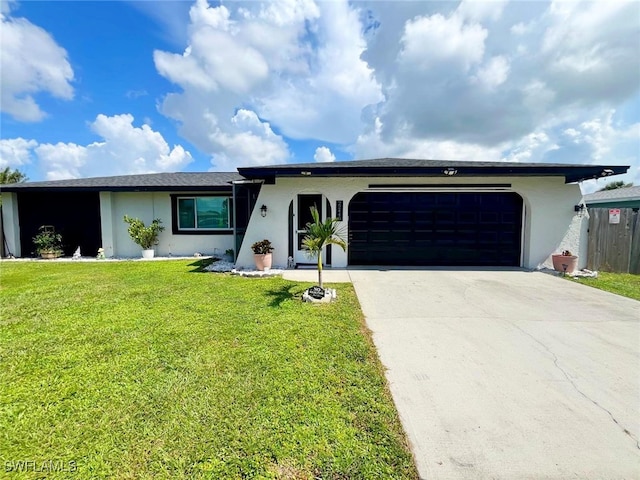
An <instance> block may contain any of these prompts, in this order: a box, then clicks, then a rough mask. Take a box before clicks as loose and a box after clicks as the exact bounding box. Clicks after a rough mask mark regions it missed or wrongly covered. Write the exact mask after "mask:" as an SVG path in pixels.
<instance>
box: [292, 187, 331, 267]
mask: <svg viewBox="0 0 640 480" xmlns="http://www.w3.org/2000/svg"><path fill="white" fill-rule="evenodd" d="M322 203H323V198H322V195H321V194H315V193H314V194H301V195H298V199H297V201H296V210H295V212H294V226H295V228H294V230H293V231H294V233H293V259H294V261H295V262H296V263H298V264H299V263H309V264H313V263H315V262H316V259H314V258H313V257H310V256H309V255H308V254H307V252H306V250H304V249H303V248H302V240H303V239H304V236H305V234H306V231H307V223H309V222H313V218H312V217H311V207H313V206H315V207H316V208H317V209H318V213H320V219H321V220H322V219H324V211H323V208H322Z"/></svg>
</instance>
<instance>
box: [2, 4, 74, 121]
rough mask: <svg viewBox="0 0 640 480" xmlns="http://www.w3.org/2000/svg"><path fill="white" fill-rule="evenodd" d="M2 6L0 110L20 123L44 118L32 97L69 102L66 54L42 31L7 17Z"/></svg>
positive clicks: (70, 78) (70, 91) (70, 71)
mask: <svg viewBox="0 0 640 480" xmlns="http://www.w3.org/2000/svg"><path fill="white" fill-rule="evenodd" d="M8 10H9V8H8V7H5V5H4V4H3V9H2V13H1V14H0V20H1V21H2V28H1V29H0V39H1V42H0V43H1V44H2V49H1V51H0V72H1V73H0V75H1V83H2V89H0V107H1V109H2V111H3V112H5V113H7V114H9V115H11V116H12V117H13V118H14V119H16V120H18V121H23V122H37V121H39V120H42V119H43V118H44V116H45V115H46V113H45V112H43V111H42V110H41V109H40V106H39V105H38V103H37V102H36V99H35V98H34V95H36V94H38V93H41V92H46V93H49V94H51V95H52V96H54V97H56V98H61V99H64V100H70V99H71V98H73V87H72V86H71V82H72V81H73V69H72V68H71V65H70V64H69V61H68V59H67V52H66V51H65V50H64V49H63V48H62V47H60V46H59V45H58V44H57V43H56V41H55V40H54V39H53V37H52V36H51V35H50V34H49V33H47V32H46V31H45V30H43V29H42V28H40V27H38V26H36V25H34V24H32V23H31V22H29V21H28V20H26V19H24V18H13V17H11V16H9V12H8Z"/></svg>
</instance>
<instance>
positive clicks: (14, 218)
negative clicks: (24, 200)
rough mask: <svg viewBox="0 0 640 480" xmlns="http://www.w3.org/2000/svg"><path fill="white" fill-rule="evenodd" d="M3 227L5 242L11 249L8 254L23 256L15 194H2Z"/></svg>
mask: <svg viewBox="0 0 640 480" xmlns="http://www.w3.org/2000/svg"><path fill="white" fill-rule="evenodd" d="M2 225H3V228H4V234H5V240H6V241H7V245H8V247H9V251H8V252H7V254H9V253H12V254H13V255H15V256H16V257H20V256H21V255H22V249H21V248H20V219H19V217H18V195H17V194H15V193H3V194H2Z"/></svg>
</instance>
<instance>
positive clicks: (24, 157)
mask: <svg viewBox="0 0 640 480" xmlns="http://www.w3.org/2000/svg"><path fill="white" fill-rule="evenodd" d="M36 145H38V142H36V141H35V140H25V139H24V138H21V137H18V138H11V139H2V140H0V169H4V168H6V167H11V168H18V167H22V166H24V165H27V164H29V163H31V150H32V149H33V148H34V147H35V146H36Z"/></svg>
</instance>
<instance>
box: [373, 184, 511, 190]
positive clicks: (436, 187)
mask: <svg viewBox="0 0 640 480" xmlns="http://www.w3.org/2000/svg"><path fill="white" fill-rule="evenodd" d="M369 188H389V189H393V188H432V189H434V190H443V189H455V190H459V189H463V188H511V184H510V183H451V184H442V183H439V184H437V185H434V184H432V183H370V184H369Z"/></svg>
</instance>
